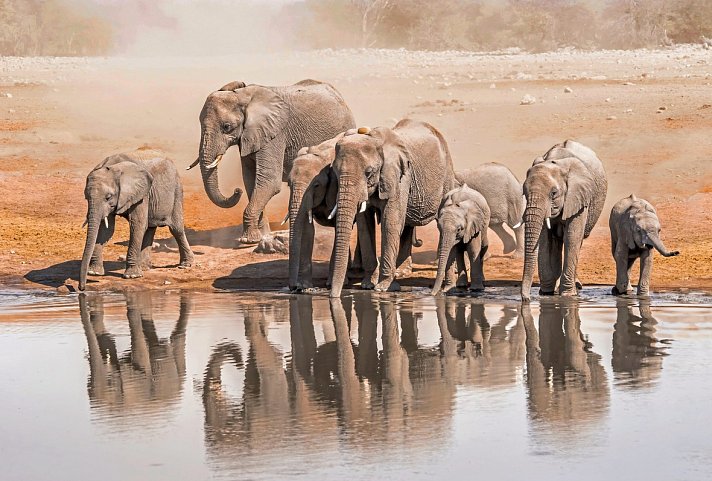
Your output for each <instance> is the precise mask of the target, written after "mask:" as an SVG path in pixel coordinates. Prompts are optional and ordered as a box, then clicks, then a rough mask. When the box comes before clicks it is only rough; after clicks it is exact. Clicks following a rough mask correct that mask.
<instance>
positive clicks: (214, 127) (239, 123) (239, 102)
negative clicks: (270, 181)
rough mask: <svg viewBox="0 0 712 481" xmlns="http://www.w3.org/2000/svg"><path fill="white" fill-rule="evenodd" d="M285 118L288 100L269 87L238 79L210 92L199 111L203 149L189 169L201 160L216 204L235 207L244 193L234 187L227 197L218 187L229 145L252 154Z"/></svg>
mask: <svg viewBox="0 0 712 481" xmlns="http://www.w3.org/2000/svg"><path fill="white" fill-rule="evenodd" d="M286 121H287V104H286V103H285V101H284V100H283V99H282V97H281V96H280V95H279V94H278V93H276V92H274V91H273V90H271V89H269V88H267V87H262V86H259V85H249V86H245V83H244V82H237V81H235V82H230V83H229V84H227V85H224V86H223V87H222V88H220V90H218V91H216V92H213V93H211V94H210V95H208V98H207V99H206V100H205V104H204V105H203V110H202V111H201V112H200V128H201V133H200V152H199V154H198V158H197V159H196V160H195V162H193V164H192V165H191V166H190V167H189V169H190V168H192V167H194V166H195V165H197V164H200V170H201V173H202V176H203V185H204V187H205V192H206V193H207V194H208V197H209V198H210V200H211V201H213V203H214V204H215V205H217V206H219V207H223V208H229V207H234V206H235V205H236V204H237V203H238V202H239V200H240V197H241V196H242V189H235V192H234V193H233V194H232V195H231V196H230V197H225V196H224V195H222V193H221V192H220V188H219V187H218V172H217V167H218V164H219V163H220V160H221V159H222V157H223V154H225V152H226V151H227V149H228V148H230V147H231V146H233V145H238V146H239V149H240V155H241V156H242V157H245V156H247V155H250V154H253V153H255V152H257V151H258V150H260V149H261V148H262V147H263V146H264V145H265V144H267V143H268V142H269V141H270V140H272V139H274V138H275V137H276V136H277V134H279V132H281V131H282V130H283V129H284V126H285V124H286Z"/></svg>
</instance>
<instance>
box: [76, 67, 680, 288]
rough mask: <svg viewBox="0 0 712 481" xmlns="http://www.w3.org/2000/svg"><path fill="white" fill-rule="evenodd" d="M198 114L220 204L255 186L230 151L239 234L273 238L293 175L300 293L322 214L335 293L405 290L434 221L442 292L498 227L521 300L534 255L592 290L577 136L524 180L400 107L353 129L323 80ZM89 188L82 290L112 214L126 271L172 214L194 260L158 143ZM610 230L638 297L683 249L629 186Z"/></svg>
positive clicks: (477, 273)
mask: <svg viewBox="0 0 712 481" xmlns="http://www.w3.org/2000/svg"><path fill="white" fill-rule="evenodd" d="M200 124H201V139H200V147H199V155H198V158H197V159H196V160H195V162H193V164H192V165H191V166H190V167H188V170H190V169H191V168H193V167H195V166H196V165H199V166H200V170H201V173H202V179H203V183H204V187H205V192H206V193H207V195H208V197H209V198H210V200H211V201H212V202H213V203H215V204H216V205H218V206H220V207H223V208H230V207H233V206H235V205H236V204H237V202H238V201H239V200H240V198H241V196H242V193H243V191H242V189H239V188H238V189H235V191H234V192H233V193H232V194H231V195H230V196H229V197H228V196H225V195H223V193H222V192H221V191H220V188H219V186H218V166H219V164H220V162H221V160H222V158H223V156H224V154H225V153H226V151H227V150H228V149H229V148H230V147H233V146H236V147H237V148H238V149H239V152H240V157H241V162H242V177H243V183H244V186H245V189H246V190H247V197H248V204H247V207H246V208H245V210H244V214H243V233H242V236H241V237H240V238H239V239H238V241H239V243H240V244H257V243H260V242H269V239H270V236H269V222H268V220H267V218H266V216H265V214H264V209H265V206H266V204H267V202H268V201H269V200H270V199H271V198H272V197H273V196H274V195H276V194H277V193H278V192H279V191H280V189H281V184H282V182H287V183H288V185H289V188H290V198H289V207H288V213H287V218H286V219H285V222H286V221H287V220H288V221H289V272H288V285H289V288H290V290H292V291H297V292H298V291H303V290H305V289H309V288H312V287H313V281H312V254H313V247H314V222H316V223H318V224H320V225H323V226H328V227H332V228H334V246H333V250H332V254H331V261H330V263H329V276H328V280H327V287H328V288H330V297H339V296H340V295H341V290H342V288H343V286H344V283H345V282H346V280H347V277H348V278H349V279H350V280H351V281H355V280H357V279H360V284H361V288H363V289H375V290H377V291H397V290H399V285H398V282H397V280H396V277H403V276H405V275H408V272H409V270H410V266H411V263H412V261H411V254H412V248H413V246H415V247H419V246H420V244H421V242H420V241H419V240H418V239H417V237H416V233H415V229H416V227H420V226H425V225H427V224H429V223H430V222H431V221H434V220H435V221H437V226H438V229H439V232H440V239H439V246H438V252H437V275H436V279H435V283H434V286H433V289H432V293H433V294H437V293H439V292H440V291H442V290H448V289H450V288H467V287H468V286H469V289H470V290H472V291H481V290H483V289H484V287H485V284H484V281H485V276H484V266H483V263H484V259H485V256H486V254H487V250H488V236H487V230H488V228H491V229H492V230H493V231H494V232H495V233H496V234H497V235H498V236H499V237H500V238H501V239H502V241H503V243H504V249H505V253H512V252H513V254H514V257H522V256H523V257H524V271H523V275H522V284H521V297H522V299H523V300H525V301H528V300H529V299H530V291H531V286H532V283H533V278H534V268H535V265H538V275H539V281H540V290H539V293H540V295H553V294H554V293H555V292H557V291H556V290H557V286H558V293H559V294H560V295H564V296H572V295H577V293H578V290H579V289H581V287H582V286H581V283H580V282H579V280H578V277H577V274H576V270H577V269H576V268H577V263H578V258H579V254H580V250H581V247H582V244H583V241H584V239H586V238H587V237H588V236H589V234H590V233H591V230H592V229H593V227H594V226H595V224H596V222H597V221H598V218H599V217H600V215H601V213H602V211H603V206H604V203H605V200H606V193H607V188H608V183H607V179H606V173H605V170H604V167H603V163H602V162H601V161H600V159H599V158H598V156H597V155H596V153H595V152H593V150H591V149H590V148H588V147H586V146H584V145H582V144H580V143H578V142H575V141H572V140H567V141H565V142H563V143H560V144H557V145H555V146H553V147H552V148H551V149H550V150H549V151H548V152H546V153H545V154H544V155H543V156H541V157H537V158H536V159H535V160H534V162H533V164H532V166H531V168H530V169H529V170H528V172H527V175H526V179H525V181H524V183H523V185H522V184H520V182H519V181H518V180H517V178H516V177H515V175H514V174H513V173H512V172H511V171H510V170H509V169H508V168H507V167H505V166H503V165H501V164H496V163H488V164H483V165H481V166H479V167H477V168H474V169H469V170H465V171H462V172H455V170H454V167H453V160H452V157H451V155H450V151H449V148H448V145H447V141H446V140H445V138H444V137H443V135H442V134H441V133H440V132H439V131H438V130H437V129H436V128H435V127H433V126H432V125H430V124H428V123H426V122H422V121H418V120H412V119H403V120H400V121H399V122H398V123H396V125H395V126H393V127H375V128H368V127H361V128H356V122H355V120H354V117H353V114H352V113H351V110H350V109H349V107H348V105H347V104H346V102H345V101H344V99H343V98H342V97H341V95H340V94H339V92H338V91H337V90H336V89H335V88H334V87H332V86H331V85H329V84H327V83H323V82H319V81H315V80H303V81H301V82H298V83H296V84H294V85H290V86H284V87H264V86H259V85H246V84H245V83H243V82H238V81H235V82H230V83H229V84H227V85H225V86H223V87H222V88H220V89H219V90H217V91H216V92H213V93H211V94H210V95H209V96H208V97H207V99H206V101H205V104H204V106H203V109H202V111H201V113H200ZM85 197H86V199H87V202H88V211H87V219H86V223H87V224H88V230H87V239H86V244H85V248H84V253H83V256H82V262H81V271H80V281H79V288H80V289H81V290H83V289H84V288H85V286H86V280H87V274H91V275H102V274H103V265H102V247H103V245H104V244H106V242H108V240H109V239H110V237H111V235H112V233H113V227H114V220H115V217H116V215H119V216H122V217H125V218H126V219H128V221H129V223H130V239H129V248H128V253H127V256H126V271H125V272H124V277H126V278H133V277H140V276H141V275H142V269H145V268H150V249H151V246H152V244H153V236H154V233H155V230H156V227H159V226H168V227H169V228H170V230H171V233H172V234H173V236H174V237H175V239H176V241H177V242H178V247H179V251H180V264H179V267H181V268H187V267H190V266H191V263H192V260H193V254H192V252H191V249H190V246H189V245H188V241H187V239H186V236H185V230H184V224H183V193H182V187H181V183H180V178H179V176H178V174H177V171H176V169H175V166H174V165H173V163H172V162H171V161H170V160H168V159H166V158H165V156H164V155H162V154H161V153H160V152H157V151H153V150H150V149H139V150H137V151H135V152H130V153H125V154H118V155H113V156H111V157H108V158H107V159H105V160H104V161H103V162H102V163H100V164H99V165H98V166H96V167H95V168H94V169H93V170H92V172H91V173H90V174H89V175H88V176H87V183H86V188H85ZM377 224H379V225H380V252H377V247H376V239H377V234H378V233H377V232H376V225H377ZM505 224H506V225H507V226H508V227H509V229H511V230H512V231H513V234H514V237H513V236H512V234H510V233H509V232H508V231H507V230H506V229H505V228H504V225H505ZM354 226H356V232H357V235H356V238H357V242H356V245H355V247H354V248H353V250H352V248H351V237H352V230H353V228H354ZM610 228H611V239H612V253H613V257H614V259H615V262H616V270H617V276H616V285H615V287H614V288H613V293H614V294H627V293H630V292H632V287H631V285H630V279H629V278H630V270H631V267H632V265H633V263H634V261H635V260H636V259H637V258H640V260H641V270H640V281H639V283H638V291H637V293H638V294H639V295H647V294H648V292H649V283H650V271H651V266H652V250H653V248H655V249H656V250H658V251H659V252H660V253H661V254H662V255H663V256H666V257H668V256H674V255H677V254H678V252H677V251H672V252H670V251H668V250H667V249H666V248H665V246H664V245H663V243H662V241H661V240H660V237H659V233H660V222H659V220H658V218H657V214H656V212H655V209H654V208H653V206H652V205H651V204H649V203H648V202H646V201H645V200H643V199H638V198H636V197H635V196H634V195H631V196H630V197H627V198H625V199H623V200H621V201H620V202H619V203H618V204H616V205H615V207H614V208H613V211H612V213H611V217H610ZM465 252H467V255H468V258H469V263H470V266H469V282H468V267H467V266H466V264H465Z"/></svg>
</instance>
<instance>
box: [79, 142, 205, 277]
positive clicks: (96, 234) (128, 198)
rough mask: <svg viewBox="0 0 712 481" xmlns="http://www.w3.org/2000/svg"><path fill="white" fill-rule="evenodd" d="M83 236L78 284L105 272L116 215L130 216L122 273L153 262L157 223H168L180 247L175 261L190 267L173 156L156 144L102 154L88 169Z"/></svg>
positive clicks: (134, 272)
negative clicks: (106, 248)
mask: <svg viewBox="0 0 712 481" xmlns="http://www.w3.org/2000/svg"><path fill="white" fill-rule="evenodd" d="M84 197H85V198H86V199H87V204H88V209H87V217H86V223H87V226H88V227H87V238H86V243H85V245H84V253H83V255H82V264H81V270H80V274H79V289H80V290H84V288H85V287H86V281H87V274H92V275H97V276H100V275H104V263H103V258H102V253H103V248H104V246H105V245H106V243H107V242H108V241H109V239H111V236H112V235H113V233H114V224H115V220H116V216H120V217H123V218H125V219H127V220H128V221H129V225H130V238H129V248H128V252H127V254H126V270H125V271H124V277H125V278H135V277H141V276H143V270H142V269H149V268H150V267H151V258H150V254H151V247H152V245H153V237H154V235H155V233H156V228H157V227H163V226H167V227H168V228H169V229H170V231H171V234H173V237H175V239H176V242H178V250H179V252H180V264H179V267H181V268H186V267H190V266H191V265H192V263H193V252H192V251H191V249H190V245H189V244H188V239H187V238H186V236H185V228H184V225H183V186H182V185H181V181H180V177H179V176H178V172H177V170H176V168H175V165H173V162H172V161H171V160H169V159H167V158H166V157H165V155H164V154H163V153H162V152H160V151H156V150H151V149H138V150H136V151H133V152H127V153H123V154H117V155H112V156H110V157H107V158H106V159H104V161H103V162H101V163H100V164H99V165H97V166H96V167H95V168H94V170H92V171H91V172H90V173H89V175H87V181H86V187H85V189H84Z"/></svg>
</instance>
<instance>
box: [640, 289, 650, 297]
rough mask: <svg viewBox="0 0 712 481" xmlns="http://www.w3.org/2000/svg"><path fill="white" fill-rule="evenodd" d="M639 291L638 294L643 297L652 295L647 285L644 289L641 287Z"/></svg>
mask: <svg viewBox="0 0 712 481" xmlns="http://www.w3.org/2000/svg"><path fill="white" fill-rule="evenodd" d="M637 292H638V295H639V296H641V297H648V296H650V289H648V288H647V287H646V288H643V289H641V288H640V287H639V288H638V291H637Z"/></svg>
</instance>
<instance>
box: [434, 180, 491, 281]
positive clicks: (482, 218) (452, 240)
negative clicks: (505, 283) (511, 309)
mask: <svg viewBox="0 0 712 481" xmlns="http://www.w3.org/2000/svg"><path fill="white" fill-rule="evenodd" d="M489 222H490V209H489V207H488V206H487V201H486V200H485V198H484V197H483V196H482V194H480V193H479V192H477V191H476V190H473V189H471V188H470V187H468V186H467V184H463V185H462V187H458V188H456V189H453V190H451V191H450V192H448V193H447V194H445V197H444V199H443V202H442V205H441V206H440V211H439V212H438V230H439V231H440V243H439V245H438V274H437V276H436V278H435V285H434V286H433V291H432V294H433V295H436V294H437V293H438V292H440V290H441V289H442V284H443V280H444V279H445V274H446V272H448V271H450V268H451V266H452V263H453V262H454V261H455V260H457V283H456V286H457V287H465V286H467V270H466V269H465V256H464V254H465V250H467V253H468V255H469V257H470V279H471V284H470V290H471V291H482V290H484V288H485V285H484V281H485V276H484V272H483V270H482V262H483V257H484V255H485V254H486V253H487V247H488V246H489V243H488V242H487V226H488V225H489Z"/></svg>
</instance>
